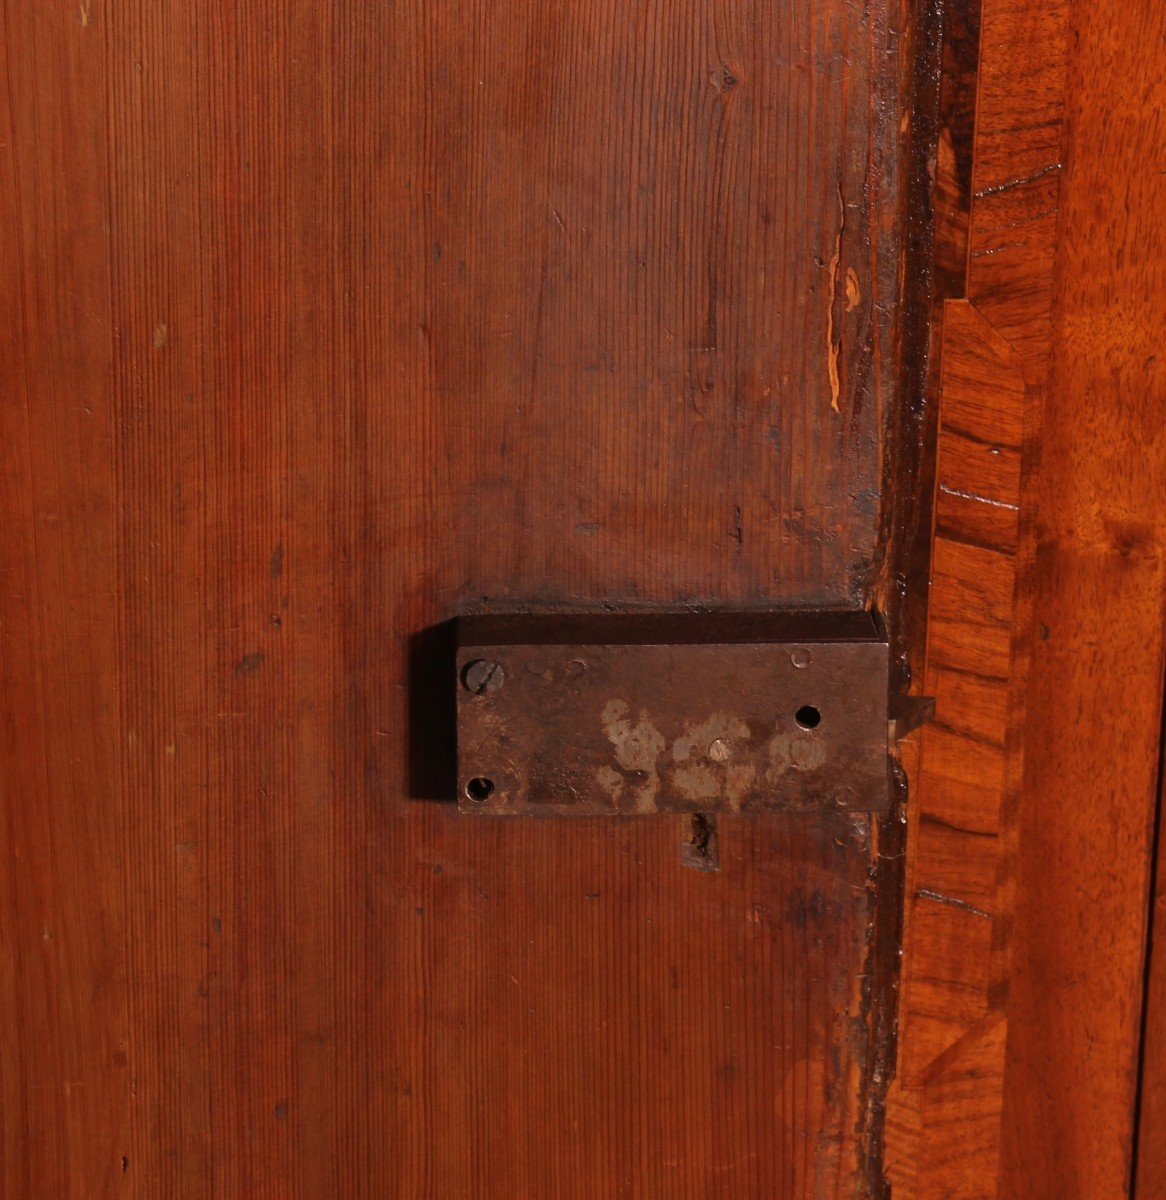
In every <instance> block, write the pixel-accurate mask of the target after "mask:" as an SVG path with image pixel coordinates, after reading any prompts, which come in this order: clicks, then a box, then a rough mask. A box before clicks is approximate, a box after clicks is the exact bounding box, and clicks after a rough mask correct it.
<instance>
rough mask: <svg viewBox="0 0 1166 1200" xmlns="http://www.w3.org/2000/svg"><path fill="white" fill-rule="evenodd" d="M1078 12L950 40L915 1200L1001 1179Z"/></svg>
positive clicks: (896, 1139) (916, 851)
mask: <svg viewBox="0 0 1166 1200" xmlns="http://www.w3.org/2000/svg"><path fill="white" fill-rule="evenodd" d="M1066 13H1067V10H1066V7H1065V6H1064V5H1062V4H1057V5H1051V6H1050V5H1044V6H1041V7H1040V9H1039V11H1038V10H1037V9H1036V8H1035V6H1033V5H1032V4H1030V3H1028V0H983V3H982V4H980V5H979V6H978V7H977V10H976V12H975V14H974V15H965V16H963V18H962V19H955V20H949V22H948V24H947V26H946V27H945V31H944V32H945V38H946V44H947V46H948V48H947V49H946V50H945V52H944V56H943V57H944V72H945V77H944V80H943V81H942V83H941V96H942V97H943V98H944V99H943V104H942V115H943V124H942V128H941V134H940V138H939V142H938V155H937V163H936V180H935V190H934V203H935V208H936V216H935V219H936V241H935V263H936V273H937V294H938V295H939V296H941V297H942V296H943V295H944V294H946V295H947V296H948V297H959V298H958V299H955V298H949V299H947V301H946V303H945V304H944V305H943V309H942V311H941V312H940V313H938V314H937V317H936V319H935V321H934V322H933V330H934V334H933V351H932V363H933V374H932V379H933V381H934V382H933V385H932V386H933V387H934V389H935V391H936V392H937V393H938V405H937V422H938V429H937V437H936V447H937V448H936V454H935V499H934V508H933V525H934V533H933V539H932V544H931V552H930V564H929V568H930V599H929V603H928V608H927V625H926V634H925V636H926V664H927V665H926V670H925V688H926V690H928V691H931V692H933V693H934V694H935V695H936V697H937V719H936V721H935V723H934V724H933V725H932V726H930V727H928V728H926V729H924V730H923V731H922V732H921V734H920V745H919V755H918V765H917V766H916V768H915V770H914V772H913V774H912V781H913V787H912V803H911V810H910V811H911V817H912V820H911V830H910V842H909V845H910V852H909V856H908V857H909V869H908V880H909V888H908V908H907V914H906V918H907V935H906V939H905V945H904V985H903V1004H902V1009H901V1014H900V1020H901V1033H900V1078H899V1082H898V1084H897V1086H896V1089H895V1091H894V1093H893V1095H892V1100H891V1108H890V1116H889V1122H888V1174H889V1176H890V1178H891V1180H892V1183H893V1184H894V1188H895V1194H896V1196H899V1197H908V1198H910V1200H932V1198H934V1200H948V1198H949V1197H976V1198H984V1200H987V1198H989V1197H994V1196H995V1195H996V1192H997V1186H998V1180H999V1158H1000V1133H1001V1125H1000V1121H1001V1107H1002V1103H1003V1095H1002V1088H1003V1082H1002V1081H1003V1073H1004V1053H1005V1045H1006V1035H1007V1030H1008V1026H1007V1012H1008V1003H1007V1000H1008V986H1009V977H1010V957H1009V951H1010V937H1009V932H1010V929H1011V916H1012V906H1013V904H1014V896H1013V882H1012V880H1013V875H1014V863H1015V860H1016V854H1017V848H1016V830H1015V825H1016V822H1015V810H1016V803H1017V793H1018V790H1019V778H1018V777H1019V772H1020V770H1021V766H1022V762H1023V753H1022V751H1023V747H1022V745H1020V744H1018V743H1019V735H1020V734H1021V733H1022V732H1023V728H1024V726H1023V720H1024V711H1025V710H1024V705H1023V696H1024V686H1025V678H1026V675H1025V671H1026V663H1027V656H1028V653H1029V645H1028V642H1027V641H1026V639H1025V637H1024V636H1023V635H1020V636H1018V632H1017V631H1018V629H1027V628H1028V624H1027V622H1026V612H1027V608H1026V603H1027V602H1026V598H1025V595H1024V589H1023V588H1021V587H1019V585H1018V576H1019V572H1020V570H1021V567H1022V564H1023V562H1024V561H1025V548H1024V547H1025V543H1026V538H1029V537H1030V536H1031V535H1030V533H1029V530H1030V528H1031V526H1032V524H1033V514H1032V509H1033V504H1032V496H1031V489H1030V487H1029V488H1026V478H1025V472H1024V464H1025V462H1026V460H1027V461H1028V462H1029V464H1030V466H1029V475H1030V476H1031V474H1032V470H1031V464H1032V461H1033V460H1034V458H1035V455H1034V450H1035V448H1036V447H1037V445H1038V444H1039V443H1038V435H1039V429H1040V420H1041V404H1040V392H1039V384H1040V381H1041V380H1042V379H1043V378H1044V376H1045V374H1046V373H1047V362H1048V355H1049V346H1048V330H1049V328H1050V311H1051V282H1050V281H1051V278H1052V272H1053V240H1052V231H1053V230H1054V229H1055V222H1056V211H1057V209H1056V206H1057V194H1058V192H1057V189H1058V186H1059V181H1060V162H1059V157H1058V156H1059V141H1060V136H1061V119H1062V112H1063V106H1064V77H1065V48H1066V42H1065V22H1066ZM969 26H971V27H972V28H978V30H979V42H978V47H977V52H975V53H973V52H972V51H970V49H969V48H968V44H967V42H968V32H969ZM973 91H974V95H975V103H974V108H975V113H974V120H973V119H972V117H971V114H970V113H969V99H968V97H969V93H970V92H973ZM972 129H974V137H973V136H972V133H971V130H972ZM936 339H938V340H936Z"/></svg>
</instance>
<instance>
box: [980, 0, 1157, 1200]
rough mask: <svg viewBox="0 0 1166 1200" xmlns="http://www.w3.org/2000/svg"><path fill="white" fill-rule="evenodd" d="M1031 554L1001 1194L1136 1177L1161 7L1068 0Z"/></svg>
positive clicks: (1095, 1191) (1151, 734)
mask: <svg viewBox="0 0 1166 1200" xmlns="http://www.w3.org/2000/svg"><path fill="white" fill-rule="evenodd" d="M1071 33H1072V40H1071V46H1072V49H1071V51H1070V55H1069V73H1068V86H1067V89H1066V106H1065V141H1064V146H1065V151H1064V164H1065V165H1064V179H1063V181H1062V191H1061V224H1060V233H1059V237H1058V241H1057V258H1056V274H1055V279H1054V283H1053V297H1054V305H1053V309H1054V314H1055V315H1054V321H1053V328H1052V359H1053V364H1054V365H1053V373H1052V378H1051V381H1050V386H1049V389H1048V392H1047V396H1046V401H1045V414H1044V424H1043V433H1042V438H1041V452H1040V479H1039V510H1038V511H1039V517H1038V525H1037V530H1036V555H1035V565H1034V568H1033V572H1032V578H1031V587H1032V593H1033V597H1032V609H1033V614H1032V619H1033V621H1034V622H1035V627H1036V631H1037V637H1036V638H1035V640H1034V642H1033V645H1034V650H1033V661H1032V668H1031V677H1030V684H1029V689H1028V715H1027V718H1026V722H1025V759H1024V762H1025V774H1024V781H1023V792H1022V802H1021V806H1020V811H1019V822H1018V825H1019V828H1018V839H1017V840H1018V846H1019V860H1018V870H1017V883H1016V899H1015V939H1014V950H1013V961H1014V978H1013V986H1012V999H1011V1016H1010V1027H1009V1046H1008V1070H1007V1074H1006V1079H1005V1105H1004V1114H1005V1123H1004V1130H1005V1136H1004V1172H1003V1179H1002V1194H1003V1195H1004V1196H1007V1197H1018V1198H1019V1197H1025V1200H1035V1198H1038V1197H1046V1196H1047V1197H1050V1200H1051V1198H1052V1197H1054V1196H1056V1197H1060V1196H1066V1195H1078V1196H1086V1197H1091V1198H1092V1197H1098V1198H1100V1197H1108V1196H1114V1197H1116V1196H1121V1195H1124V1194H1126V1193H1127V1192H1128V1190H1129V1188H1130V1186H1131V1183H1132V1180H1131V1178H1130V1174H1131V1172H1130V1168H1131V1162H1130V1158H1131V1147H1132V1140H1133V1119H1134V1099H1135V1082H1136V1074H1137V1061H1138V1041H1139V1034H1140V1027H1141V1012H1142V999H1143V982H1144V955H1145V939H1146V921H1147V915H1148V911H1149V902H1148V895H1149V886H1148V885H1149V874H1150V863H1151V831H1152V828H1153V817H1154V809H1155V803H1156V799H1157V795H1158V768H1159V751H1160V745H1161V730H1162V678H1163V663H1164V661H1166V621H1164V614H1166V507H1164V506H1163V503H1162V500H1163V480H1164V479H1166V437H1164V436H1163V423H1162V415H1163V396H1164V395H1166V374H1164V372H1163V367H1164V365H1166V364H1163V362H1162V361H1161V357H1160V349H1161V347H1160V341H1161V331H1162V328H1163V326H1164V324H1166V239H1164V238H1163V234H1162V221H1161V213H1162V208H1163V203H1164V202H1166V183H1164V180H1166V176H1164V175H1163V174H1162V171H1161V170H1160V169H1158V168H1154V169H1149V170H1148V169H1146V166H1147V164H1148V163H1151V162H1155V163H1156V162H1157V161H1158V160H1159V159H1160V158H1161V156H1162V153H1163V150H1164V147H1166V124H1164V123H1163V116H1162V114H1163V111H1164V107H1166V76H1164V75H1163V72H1162V70H1161V65H1162V63H1161V47H1162V45H1163V42H1164V39H1166V11H1163V9H1162V8H1161V6H1160V5H1157V4H1151V3H1139V4H1132V5H1130V4H1121V5H1119V4H1116V3H1112V2H1103V3H1099V4H1078V5H1074V6H1073V8H1072V10H1071Z"/></svg>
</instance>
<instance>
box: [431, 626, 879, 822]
mask: <svg viewBox="0 0 1166 1200" xmlns="http://www.w3.org/2000/svg"><path fill="white" fill-rule="evenodd" d="M887 672H888V648H887V640H886V633H885V630H884V628H883V626H882V622H881V621H880V620H879V618H878V617H877V616H876V615H874V614H871V613H865V612H859V613H850V612H845V613H741V614H715V613H681V614H645V615H622V614H621V615H599V616H570V617H528V616H513V617H468V618H463V619H461V620H460V621H459V622H458V652H457V680H456V682H455V686H456V688H457V726H458V789H459V805H460V807H461V809H462V811H463V812H470V813H480V814H492V815H545V816H602V815H635V814H647V813H656V812H716V811H722V812H764V811H773V810H805V809H808V808H829V809H832V810H843V811H847V810H849V811H863V812H877V811H882V810H885V809H886V807H887V805H888V802H889V786H888V758H887Z"/></svg>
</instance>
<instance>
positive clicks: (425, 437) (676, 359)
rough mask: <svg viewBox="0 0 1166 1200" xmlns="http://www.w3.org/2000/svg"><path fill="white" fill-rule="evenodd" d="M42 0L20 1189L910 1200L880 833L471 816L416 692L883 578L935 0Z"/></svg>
mask: <svg viewBox="0 0 1166 1200" xmlns="http://www.w3.org/2000/svg"><path fill="white" fill-rule="evenodd" d="M4 13H5V20H6V22H7V24H6V28H5V70H6V73H7V87H6V88H5V89H4V93H3V99H2V103H3V104H4V106H5V107H4V121H5V125H4V128H5V137H4V144H3V147H2V148H0V153H2V155H3V158H2V159H0V162H2V163H3V168H4V179H3V186H2V187H0V204H2V205H3V209H2V210H0V211H2V212H3V216H4V220H5V227H6V228H8V229H11V230H13V231H15V232H14V238H13V242H14V247H15V252H14V255H13V257H12V259H11V260H10V261H9V263H8V264H6V267H5V269H4V271H3V272H2V274H3V280H4V282H3V293H2V294H3V303H4V310H3V317H4V325H5V328H6V330H8V331H9V334H10V336H7V337H6V338H5V339H4V341H3V351H2V353H3V356H4V357H3V368H4V379H5V382H4V387H5V396H6V399H7V400H8V401H9V402H8V403H5V404H4V405H3V406H0V422H3V427H2V430H0V432H2V433H3V438H2V448H0V454H2V455H3V462H4V465H5V472H4V478H3V480H2V481H0V513H2V515H3V525H4V529H5V534H4V536H3V537H2V538H0V546H2V549H0V554H2V555H3V558H2V564H0V565H2V567H3V571H4V575H3V580H4V583H3V587H2V588H0V618H2V621H3V627H2V628H3V638H4V654H3V656H2V661H0V672H2V676H0V678H2V679H3V683H4V687H3V689H2V694H0V715H2V720H0V739H2V740H0V758H2V761H0V768H2V769H0V778H2V785H0V786H2V787H3V803H4V822H3V827H2V831H0V836H2V838H3V841H2V843H0V856H2V857H0V864H2V872H0V874H2V880H3V882H2V886H3V889H4V892H3V895H4V904H3V913H2V915H0V922H2V925H0V929H2V930H3V939H4V940H3V954H0V988H2V992H0V1004H2V1015H3V1018H4V1019H3V1020H2V1021H0V1027H2V1028H3V1033H0V1039H2V1040H0V1048H2V1049H3V1067H2V1068H0V1089H2V1107H0V1139H2V1145H3V1150H4V1153H3V1163H2V1165H0V1196H3V1197H6V1198H7V1197H12V1198H16V1197H25V1196H29V1195H52V1196H75V1197H79V1198H80V1197H85V1198H87V1200H88V1198H90V1197H98V1196H112V1195H118V1196H139V1197H150V1198H153V1197H157V1196H169V1195H182V1196H188V1197H211V1196H229V1197H235V1196H239V1197H243V1196H246V1197H267V1196H270V1197H277V1196H278V1197H285V1196H298V1197H305V1198H309V1197H324V1196H345V1197H360V1196H376V1197H383V1196H393V1197H401V1198H402V1200H404V1198H407V1197H418V1198H428V1200H447V1198H449V1197H454V1196H470V1197H481V1198H487V1197H496V1196H507V1197H511V1196H531V1197H543V1196H547V1197H549V1196H556V1197H564V1198H567V1197H571V1196H579V1197H588V1198H590V1197H595V1196H612V1197H617V1196H627V1197H631V1196H636V1197H653V1196H659V1197H665V1196H666V1197H669V1198H670V1200H671V1198H678V1200H684V1198H691V1200H697V1198H700V1200H704V1198H705V1197H708V1196H752V1195H758V1196H767V1197H769V1196H774V1197H776V1196H781V1197H790V1198H793V1197H799V1198H808V1197H811V1196H813V1197H815V1200H820V1198H821V1197H827V1196H839V1197H841V1196H852V1195H855V1194H856V1193H858V1192H860V1191H861V1189H863V1188H866V1187H868V1185H869V1186H873V1177H874V1175H876V1174H877V1170H878V1161H877V1150H876V1149H874V1147H875V1145H876V1141H875V1131H874V1129H873V1128H872V1126H873V1124H874V1123H876V1122H877V1113H878V1107H879V1100H880V1094H879V1091H880V1088H881V1080H880V1079H878V1078H875V1077H874V1064H875V1061H876V1047H875V1046H874V1045H873V1043H872V1028H873V1027H874V1024H875V1022H874V1018H873V1016H872V1013H871V1003H872V1001H871V993H870V990H869V988H868V986H867V985H868V983H869V976H870V973H871V971H872V969H873V968H874V967H875V966H876V965H880V964H875V963H873V962H872V957H871V956H872V954H873V953H874V950H873V942H872V927H873V924H874V909H875V904H876V901H875V884H876V882H877V881H876V880H875V879H873V877H872V876H873V874H874V871H875V867H876V864H877V862H878V847H877V846H876V845H875V837H876V835H875V833H874V831H873V830H872V829H871V828H870V824H869V822H867V821H866V820H864V819H862V818H857V819H854V820H851V819H837V818H828V819H820V820H802V819H781V820H778V819H765V820H757V821H754V822H745V821H741V822H733V821H725V822H722V823H721V826H720V852H721V860H722V867H721V870H720V871H719V872H716V873H704V872H693V871H688V870H685V869H684V868H683V867H681V866H680V864H679V855H678V840H679V836H680V833H679V829H678V828H676V827H674V826H673V824H672V823H670V822H667V821H660V822H642V823H629V824H617V823H604V822H596V823H575V822H572V823H570V825H569V826H566V827H561V826H558V825H556V824H554V823H543V824H536V823H530V824H527V823H524V822H515V823H509V822H508V823H501V824H497V825H488V824H479V823H476V822H467V821H465V820H463V819H461V818H459V817H458V815H457V814H456V812H454V811H452V809H451V807H450V806H449V805H442V804H439V803H436V802H435V800H434V799H433V797H431V796H429V795H419V794H416V792H417V789H416V788H415V787H414V786H413V784H412V782H411V778H410V758H411V756H415V755H416V752H417V745H416V741H417V738H416V735H417V730H416V728H411V727H410V716H409V711H410V672H411V670H412V671H413V673H414V674H416V673H417V672H418V671H420V672H421V673H422V674H423V673H424V671H425V670H426V669H429V668H430V666H431V664H430V663H429V662H428V661H427V660H426V659H425V657H424V655H423V654H420V655H419V654H418V651H417V647H418V645H419V642H418V640H417V639H418V636H419V635H422V634H423V633H424V631H425V630H427V629H429V628H430V627H432V626H433V625H434V624H435V623H436V622H439V621H441V620H444V619H445V618H447V617H449V616H451V615H453V614H455V613H457V612H459V611H466V610H470V609H482V608H506V607H512V606H520V607H527V606H533V607H556V606H557V607H565V606H571V607H581V606H593V605H597V604H607V603H636V604H656V605H669V606H676V605H685V604H693V603H696V602H699V601H708V600H715V601H718V602H720V603H727V604H733V605H739V606H762V605H769V604H777V603H791V604H800V605H811V604H812V605H821V604H828V605H841V606H852V605H854V604H856V603H861V602H864V601H865V600H867V599H868V598H869V596H870V592H871V588H872V585H873V579H874V574H875V558H876V551H877V547H876V541H877V538H878V534H879V528H880V517H879V510H880V504H881V502H882V499H883V498H882V496H881V481H882V478H883V456H884V453H885V450H886V446H885V431H886V429H887V427H888V424H889V422H890V418H891V412H890V405H891V402H892V395H891V392H890V384H891V381H892V380H893V378H894V374H895V362H894V349H895V337H896V323H895V288H896V286H897V284H896V279H897V273H898V266H899V262H898V255H899V241H898V233H897V229H896V227H895V215H896V213H897V205H898V188H899V182H898V174H897V172H898V163H897V153H898V151H897V138H898V129H899V116H900V111H899V106H900V103H901V101H900V99H899V97H898V95H897V91H896V87H897V84H896V80H897V79H898V78H899V77H900V74H901V70H900V65H899V64H898V63H897V61H896V54H897V40H896V39H897V34H898V28H897V24H896V23H897V21H898V19H899V18H898V14H897V12H894V13H893V12H892V6H890V5H887V4H883V3H877V4H874V5H871V6H868V8H867V9H866V10H861V9H856V8H855V7H853V6H851V5H848V4H844V3H841V2H834V0H832V2H831V3H828V4H823V5H817V6H793V5H778V6H773V5H770V4H765V3H760V2H758V0H733V2H732V3H728V4H715V5H714V4H696V5H691V6H687V7H684V8H682V9H678V8H677V7H676V6H672V5H666V4H659V3H657V4H648V5H639V4H631V3H628V2H627V0H572V2H571V3H563V4H552V5H535V4H501V3H494V2H488V0H479V2H477V3H473V4H468V5H461V6H455V8H454V9H446V8H443V7H441V6H435V5H432V4H425V3H421V2H420V0H416V2H407V3H403V4H398V5H394V6H377V5H360V4H353V3H340V4H336V5H331V6H322V5H315V6H304V5H298V4H292V3H273V4H268V5H261V6H251V7H240V6H238V5H235V4H232V3H228V2H227V0H196V2H195V3H191V4H187V5H183V6H177V5H155V4H144V3H132V4H128V5H113V4H109V3H107V2H106V0H85V2H84V3H82V4H80V5H78V4H76V3H63V2H62V3H55V2H54V3H49V4H38V5H35V6H32V5H27V4H22V3H19V2H16V0H13V2H12V3H8V4H6V5H5V6H4ZM411 659H412V662H411ZM414 720H416V717H414Z"/></svg>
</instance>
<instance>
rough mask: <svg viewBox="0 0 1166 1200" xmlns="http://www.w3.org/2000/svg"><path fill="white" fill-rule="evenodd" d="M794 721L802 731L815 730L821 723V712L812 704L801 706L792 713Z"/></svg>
mask: <svg viewBox="0 0 1166 1200" xmlns="http://www.w3.org/2000/svg"><path fill="white" fill-rule="evenodd" d="M794 720H795V721H797V723H798V724H799V725H800V726H801V727H802V728H803V729H817V728H818V726H819V725H821V723H822V712H821V710H820V709H819V708H817V707H816V706H815V705H813V704H803V705H802V706H801V708H799V709H798V711H797V712H796V713H794Z"/></svg>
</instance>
